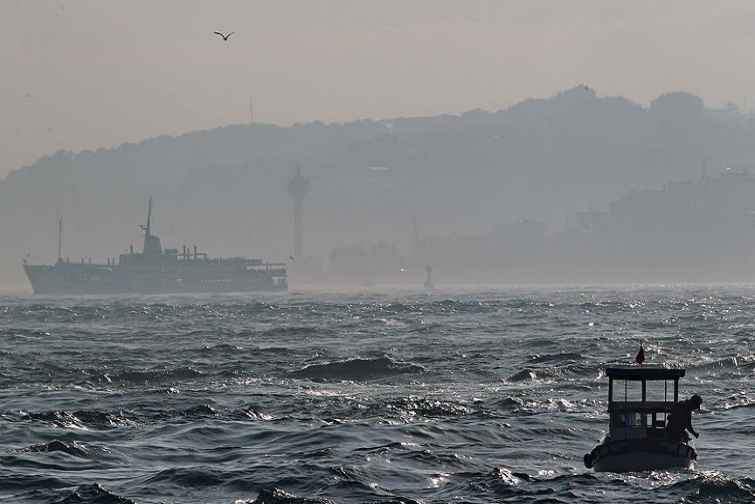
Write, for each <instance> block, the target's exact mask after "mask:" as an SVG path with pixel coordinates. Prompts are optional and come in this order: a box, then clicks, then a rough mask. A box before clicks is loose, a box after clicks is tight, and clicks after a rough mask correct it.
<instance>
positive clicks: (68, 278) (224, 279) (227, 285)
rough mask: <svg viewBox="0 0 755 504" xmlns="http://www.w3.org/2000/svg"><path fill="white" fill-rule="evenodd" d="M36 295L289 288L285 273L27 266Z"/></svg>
mask: <svg viewBox="0 0 755 504" xmlns="http://www.w3.org/2000/svg"><path fill="white" fill-rule="evenodd" d="M24 271H25V272H26V276H27V278H28V279H29V283H31V286H32V290H33V291H34V294H48V295H54V294H63V295H68V294H125V293H144V294H172V293H202V292H268V291H270V292H272V291H285V290H287V289H288V284H287V278H286V273H285V271H284V270H282V271H279V272H267V271H264V270H263V271H254V270H253V271H246V270H235V269H233V268H228V269H220V268H218V269H217V271H205V270H195V271H191V270H190V269H188V268H187V269H186V270H184V271H165V270H162V271H161V270H153V269H147V268H145V269H141V270H139V269H134V268H128V269H127V268H123V267H118V266H105V265H94V264H68V263H59V264H56V265H52V266H46V265H24Z"/></svg>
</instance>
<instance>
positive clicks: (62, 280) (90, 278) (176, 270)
mask: <svg viewBox="0 0 755 504" xmlns="http://www.w3.org/2000/svg"><path fill="white" fill-rule="evenodd" d="M151 222H152V198H150V200H149V205H148V210H147V224H146V225H142V226H140V227H141V229H142V231H144V247H143V249H142V251H141V252H134V249H133V247H131V249H130V251H129V253H127V254H121V255H120V257H119V258H118V260H117V261H116V260H110V259H108V261H107V262H106V263H105V264H93V263H91V261H84V260H83V259H82V260H81V262H79V263H77V262H70V261H69V260H64V259H63V258H62V257H61V255H62V234H63V228H62V221H60V222H59V227H58V261H57V262H56V263H55V264H54V265H33V264H28V263H27V261H26V260H24V271H25V272H26V276H27V277H28V278H29V282H31V286H32V289H33V290H34V293H35V294H115V293H151V294H162V293H166V294H169V293H181V292H186V293H189V292H197V293H201V292H251V291H284V290H286V289H288V278H287V269H286V265H285V264H283V263H266V262H263V261H262V260H261V259H253V258H246V257H230V258H210V257H208V256H207V254H205V253H201V252H198V251H197V247H194V248H193V251H192V250H190V249H189V248H188V247H183V248H182V250H181V251H179V250H178V249H164V250H163V248H162V245H161V243H160V238H158V237H157V236H155V235H153V234H152V225H151Z"/></svg>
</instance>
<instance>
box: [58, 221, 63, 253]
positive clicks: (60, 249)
mask: <svg viewBox="0 0 755 504" xmlns="http://www.w3.org/2000/svg"><path fill="white" fill-rule="evenodd" d="M58 262H63V217H62V216H58Z"/></svg>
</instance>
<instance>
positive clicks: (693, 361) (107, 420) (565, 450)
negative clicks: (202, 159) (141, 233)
mask: <svg viewBox="0 0 755 504" xmlns="http://www.w3.org/2000/svg"><path fill="white" fill-rule="evenodd" d="M754 337H755V288H753V289H747V288H713V287H710V288H668V289H661V288H654V289H617V290H610V289H568V290H548V289H540V290H526V289H515V290H496V291H486V292H472V291H464V292H462V291H442V290H439V291H435V292H433V293H424V292H383V293H367V292H366V293H361V294H354V293H351V294H335V293H330V294H328V293H320V294H315V293H308V294H296V293H293V294H283V295H275V296H255V295H234V296H198V297H189V296H153V297H141V298H140V297H107V298H63V299H52V298H14V297H5V298H0V500H1V501H2V502H29V503H31V502H34V503H36V502H42V503H60V504H74V503H78V504H83V503H90V504H94V503H97V504H110V503H112V504H126V503H132V502H133V503H233V502H236V501H241V502H247V501H248V502H255V503H257V504H261V503H263V502H265V503H310V502H311V503H314V502H336V503H370V502H374V503H388V502H392V503H399V502H404V503H412V502H418V503H445V502H468V503H486V502H516V503H561V502H563V503H573V502H590V503H605V502H633V503H638V504H639V503H662V502H689V503H714V502H715V503H719V502H720V503H740V502H742V503H744V502H748V503H749V502H754V501H755V479H753V478H755V475H754V473H755V468H754V465H753V463H752V454H753V453H754V451H753V450H754V449H755V435H754V434H755V421H754V420H755V415H754V414H755V391H753V386H752V385H753V377H755V373H754V372H753V371H754V370H755V353H753V348H752V344H753V338H754ZM640 341H643V342H644V344H645V349H646V354H647V356H648V358H649V360H651V361H655V362H667V363H676V364H681V365H684V366H686V367H687V369H688V373H687V377H686V379H684V380H683V381H682V391H681V394H682V396H687V395H690V394H692V393H695V392H696V393H699V394H701V395H702V396H703V399H704V403H703V410H702V412H701V413H700V414H699V415H696V416H695V418H694V422H695V424H696V428H697V430H698V431H699V432H700V433H701V437H700V439H699V440H698V441H697V448H698V452H699V461H698V465H697V467H696V468H695V470H693V471H677V472H673V471H672V472H649V473H635V474H595V473H593V472H592V471H590V470H587V469H585V468H584V466H583V465H582V456H583V455H584V453H586V452H588V451H590V450H591V449H592V447H593V446H594V445H595V443H596V442H597V441H598V440H599V439H600V437H601V436H602V435H603V433H604V432H605V430H606V426H607V414H606V395H607V390H606V389H607V383H606V379H605V377H604V375H603V373H602V371H601V368H602V366H603V365H604V364H605V363H607V362H630V361H631V359H632V357H633V356H634V354H635V352H636V350H637V349H638V346H639V345H638V344H639V342H640Z"/></svg>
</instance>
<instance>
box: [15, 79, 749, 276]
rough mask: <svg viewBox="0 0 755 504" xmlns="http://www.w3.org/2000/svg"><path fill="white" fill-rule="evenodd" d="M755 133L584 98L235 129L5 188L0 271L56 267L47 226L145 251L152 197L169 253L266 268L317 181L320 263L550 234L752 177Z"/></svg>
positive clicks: (583, 94) (719, 121)
mask: <svg viewBox="0 0 755 504" xmlns="http://www.w3.org/2000/svg"><path fill="white" fill-rule="evenodd" d="M754 132H755V123H754V122H753V117H752V116H751V115H749V114H744V113H741V112H739V111H738V110H737V109H736V108H734V107H728V108H723V109H713V108H708V107H706V106H705V105H704V103H703V101H702V100H701V99H700V98H698V97H696V96H693V95H691V94H688V93H683V92H675V93H669V94H664V95H662V96H660V97H658V98H657V99H656V100H654V101H653V102H652V103H651V104H650V105H649V106H647V107H645V106H641V105H639V104H637V103H634V102H632V101H630V100H627V99H625V98H621V97H601V96H598V95H597V94H596V92H595V91H593V90H592V89H590V88H589V87H586V86H577V87H574V88H572V89H568V90H565V91H563V92H561V93H558V94H557V95H555V96H553V97H550V98H546V99H530V100H525V101H523V102H521V103H518V104H516V105H514V106H511V107H509V108H507V109H504V110H500V111H497V112H486V111H482V110H473V111H469V112H466V113H464V114H461V115H437V116H432V117H416V118H397V119H391V120H359V121H353V122H348V123H343V124H341V123H337V124H335V123H333V124H326V123H322V122H312V123H306V124H297V125H293V126H290V127H278V126H272V125H264V124H251V125H232V126H225V127H220V128H216V129H212V130H206V131H196V132H191V133H187V134H184V135H180V136H177V137H169V136H160V137H155V138H150V139H147V140H145V141H143V142H140V143H138V144H130V143H126V144H122V145H119V146H116V147H113V148H110V149H98V150H96V151H82V152H79V153H71V152H63V151H61V152H57V153H55V154H53V155H51V156H48V157H44V158H42V159H40V160H38V161H37V162H35V163H34V164H32V165H31V166H28V167H23V168H20V169H18V170H16V171H13V172H11V173H10V174H9V175H8V176H7V177H6V178H5V179H4V180H2V182H0V232H2V235H3V236H4V237H6V238H7V241H6V240H4V241H5V243H9V245H8V246H7V247H6V246H5V244H4V247H3V250H4V255H5V257H10V259H5V258H0V270H6V271H15V270H16V269H17V261H18V258H19V257H21V256H22V255H24V254H26V253H27V252H31V254H32V256H36V257H39V258H40V259H45V260H51V259H54V257H51V255H54V243H55V237H54V231H53V230H54V221H55V216H56V215H58V214H63V215H64V216H65V219H66V223H67V227H66V230H67V232H66V246H65V248H66V250H67V251H68V252H69V253H70V255H71V256H72V257H75V256H78V255H85V256H89V255H94V256H103V257H104V256H105V255H115V254H116V253H117V252H118V251H122V250H124V249H125V248H126V247H127V246H128V244H129V243H131V242H136V243H138V241H137V240H138V230H137V229H136V227H135V226H136V224H138V223H141V222H142V220H143V214H144V208H143V207H144V203H145V201H146V197H147V196H148V195H152V196H154V197H155V198H156V201H157V208H156V226H157V230H158V232H159V233H160V234H161V235H162V237H163V241H164V242H165V243H166V244H168V245H179V244H182V243H194V242H198V243H200V245H203V244H204V245H203V247H202V248H204V249H208V250H207V251H208V252H210V253H215V254H218V255H221V254H230V253H244V252H246V253H248V254H259V255H264V256H273V257H272V258H283V257H287V256H288V255H289V253H290V241H291V240H290V234H291V232H290V224H289V223H290V201H289V199H288V196H287V194H286V192H285V182H286V180H287V179H288V177H289V176H290V175H291V173H292V170H293V166H295V165H300V166H301V167H302V170H303V173H304V174H305V175H306V176H309V177H310V178H311V179H312V192H311V194H310V195H309V196H308V197H307V199H306V201H305V208H306V210H307V215H306V229H307V236H306V243H307V247H308V251H309V252H311V253H313V254H318V255H322V256H324V255H326V254H327V253H328V251H329V250H330V249H331V248H332V247H333V246H334V245H335V244H338V243H348V242H350V241H354V240H357V239H359V238H362V237H365V236H375V237H379V238H386V239H392V240H398V241H402V240H403V241H407V240H408V239H409V238H408V237H409V236H410V234H411V224H410V222H411V218H412V217H411V216H416V217H417V220H418V222H419V223H420V225H421V228H422V230H423V232H428V233H433V234H442V233H449V234H450V233H454V232H466V233H474V232H478V231H479V232H484V231H485V230H490V229H492V228H494V227H495V226H497V225H499V224H502V223H506V222H510V221H512V220H516V219H521V218H531V219H535V220H539V221H542V222H545V223H546V224H547V225H548V226H549V227H550V228H553V227H558V226H561V225H563V223H564V222H565V221H566V220H568V218H569V217H570V216H573V215H574V214H575V213H576V212H582V211H586V210H590V209H605V208H607V207H608V205H609V203H610V202H612V201H614V200H616V199H617V198H619V197H621V196H622V195H624V194H626V193H627V191H628V190H630V189H645V188H653V187H659V186H661V185H663V184H665V183H667V182H669V181H674V180H689V179H696V178H699V177H700V176H701V174H702V173H703V172H704V171H709V172H710V173H718V172H721V171H722V170H724V169H726V168H728V167H734V168H736V169H738V170H739V169H745V170H746V169H749V167H750V166H751V165H752V163H753V160H754V159H755V156H754V155H755V142H753V138H754V137H753V133H754Z"/></svg>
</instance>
